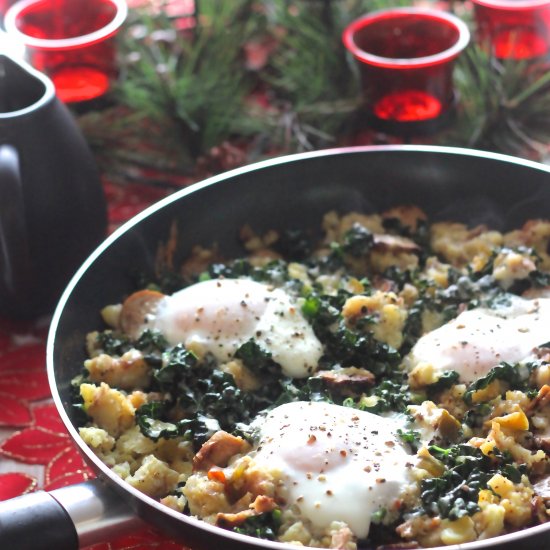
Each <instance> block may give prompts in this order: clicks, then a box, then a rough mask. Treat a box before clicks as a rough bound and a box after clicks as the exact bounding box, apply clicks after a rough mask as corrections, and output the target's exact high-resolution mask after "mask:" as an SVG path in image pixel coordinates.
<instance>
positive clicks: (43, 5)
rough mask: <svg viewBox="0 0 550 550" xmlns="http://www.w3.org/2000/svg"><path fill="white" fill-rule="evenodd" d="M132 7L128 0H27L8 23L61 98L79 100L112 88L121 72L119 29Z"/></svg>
mask: <svg viewBox="0 0 550 550" xmlns="http://www.w3.org/2000/svg"><path fill="white" fill-rule="evenodd" d="M127 13H128V7H127V5H126V2H125V0H22V1H20V2H17V3H16V4H15V5H13V6H12V7H11V8H10V9H9V10H8V12H7V13H6V18H5V27H6V32H7V33H8V34H10V35H12V36H14V37H15V38H17V39H18V40H19V41H20V42H21V43H23V44H24V45H25V47H26V52H27V57H28V60H29V62H30V63H31V65H33V66H34V68H35V69H38V70H39V71H41V72H43V73H45V74H46V75H48V76H49V77H50V78H51V80H52V81H53V83H54V85H55V89H56V93H57V95H58V97H59V98H60V99H61V101H63V102H65V103H75V102H83V101H89V100H92V99H95V98H98V97H100V96H102V95H104V94H105V93H106V92H107V90H108V89H109V87H110V84H111V82H112V80H113V78H114V77H115V76H116V74H117V64H116V48H115V35H116V33H117V32H118V30H119V28H120V26H121V25H122V23H123V22H124V21H125V19H126V16H127Z"/></svg>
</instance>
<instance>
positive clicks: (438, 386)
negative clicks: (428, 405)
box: [426, 370, 459, 397]
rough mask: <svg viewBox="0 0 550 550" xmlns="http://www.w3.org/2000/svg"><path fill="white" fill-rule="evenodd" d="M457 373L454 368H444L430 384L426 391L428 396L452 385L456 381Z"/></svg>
mask: <svg viewBox="0 0 550 550" xmlns="http://www.w3.org/2000/svg"><path fill="white" fill-rule="evenodd" d="M458 378H459V374H458V372H456V371H454V370H446V371H445V372H444V373H443V374H442V375H441V376H440V377H439V378H438V380H437V382H434V383H433V384H430V385H429V386H428V387H427V388H426V391H427V392H428V396H430V397H431V396H433V395H435V394H437V393H439V392H441V391H443V390H446V389H448V388H450V387H452V386H454V385H455V384H456V383H457V382H458Z"/></svg>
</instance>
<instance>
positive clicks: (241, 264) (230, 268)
mask: <svg viewBox="0 0 550 550" xmlns="http://www.w3.org/2000/svg"><path fill="white" fill-rule="evenodd" d="M242 277H249V278H251V279H252V280H254V281H258V282H265V283H278V284H282V283H284V282H286V281H288V279H289V277H288V264H287V262H285V261H283V260H272V261H271V262H268V263H267V264H266V265H264V266H262V267H258V266H254V265H252V264H251V263H250V261H249V260H247V259H243V258H240V259H237V260H233V261H231V262H228V263H225V264H220V263H218V264H212V265H211V266H210V267H209V268H208V272H207V274H203V275H202V277H201V279H202V280H204V279H208V278H210V279H219V278H225V279H238V278H242Z"/></svg>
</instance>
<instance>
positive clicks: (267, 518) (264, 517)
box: [233, 508, 282, 540]
mask: <svg viewBox="0 0 550 550" xmlns="http://www.w3.org/2000/svg"><path fill="white" fill-rule="evenodd" d="M281 523H282V520H281V510H279V509H278V508H276V509H275V510H272V511H271V512H266V513H265V514H258V515H256V516H251V517H249V518H247V519H246V520H244V522H243V523H242V524H241V525H239V526H238V527H233V531H235V533H240V534H242V535H250V536H253V537H256V538H259V539H266V540H275V539H276V537H277V532H278V530H279V527H280V525H281Z"/></svg>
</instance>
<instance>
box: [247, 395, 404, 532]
mask: <svg viewBox="0 0 550 550" xmlns="http://www.w3.org/2000/svg"><path fill="white" fill-rule="evenodd" d="M403 426H404V423H403V422H400V421H398V420H395V419H390V418H383V417H380V416H377V415H374V414H371V413H368V412H363V411H358V410H356V409H352V408H348V407H342V406H339V405H334V404H329V403H323V402H295V403H288V404H285V405H282V406H280V407H277V408H275V409H273V410H272V411H271V412H270V413H269V414H268V415H267V417H266V418H265V419H261V422H260V423H259V430H260V443H259V446H258V449H257V451H256V456H255V460H256V462H257V463H259V464H265V465H266V466H268V467H269V468H271V469H277V470H279V471H280V472H281V473H282V477H283V480H284V481H283V483H284V490H283V496H284V498H285V500H286V501H287V504H288V506H296V507H297V509H298V510H299V513H300V515H301V516H303V517H304V518H307V519H308V520H309V521H310V522H311V523H312V524H313V525H314V526H315V527H317V528H319V529H321V530H323V529H326V528H327V527H329V526H330V524H331V523H332V522H333V521H343V522H345V523H346V524H347V525H348V526H349V527H350V529H351V530H352V531H353V532H354V534H355V535H356V536H357V537H359V538H364V537H366V536H367V534H368V532H369V529H370V523H371V516H372V514H373V513H374V512H376V511H377V510H379V509H381V508H384V509H386V510H388V511H389V512H390V513H392V511H395V510H396V508H397V507H398V506H399V502H400V500H399V499H400V497H401V496H402V495H403V494H404V493H405V492H406V491H407V488H408V487H409V486H410V483H411V480H410V477H409V475H410V474H409V472H410V469H411V468H412V466H413V461H414V460H415V457H414V456H411V454H410V450H409V449H408V448H407V446H406V445H405V444H404V443H403V442H402V441H401V439H400V438H399V436H398V435H397V430H398V428H400V427H403Z"/></svg>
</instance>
